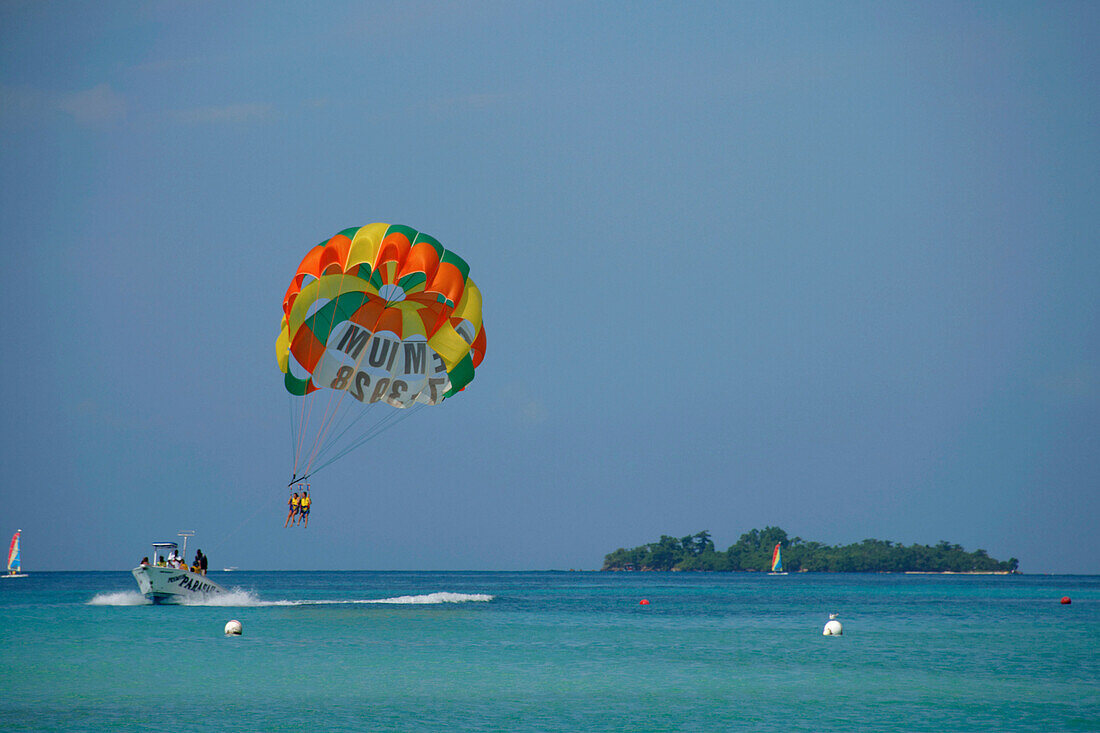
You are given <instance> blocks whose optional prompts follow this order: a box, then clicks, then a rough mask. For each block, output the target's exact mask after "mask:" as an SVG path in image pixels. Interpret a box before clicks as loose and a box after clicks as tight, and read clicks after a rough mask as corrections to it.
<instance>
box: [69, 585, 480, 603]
mask: <svg viewBox="0 0 1100 733" xmlns="http://www.w3.org/2000/svg"><path fill="white" fill-rule="evenodd" d="M493 598H494V596H491V595H488V594H486V593H449V592H440V593H426V594H424V595H417V596H394V597H392V598H364V599H355V600H301V601H290V600H282V601H265V600H261V599H260V598H259V596H257V595H256V594H255V593H253V592H252V591H248V590H244V589H243V588H234V589H233V590H231V591H229V592H228V593H222V594H219V595H216V596H206V597H205V598H184V599H181V601H180V604H179V605H182V606H219V607H226V608H262V607H265V606H339V605H355V604H382V605H397V606H405V605H420V606H431V605H440V604H444V603H487V602H488V601H491V600H493ZM149 604H150V601H148V600H146V598H145V596H143V595H142V594H140V593H138V592H136V591H119V592H115V593H98V594H96V596H95V597H94V598H92V600H90V601H88V605H89V606H146V605H149Z"/></svg>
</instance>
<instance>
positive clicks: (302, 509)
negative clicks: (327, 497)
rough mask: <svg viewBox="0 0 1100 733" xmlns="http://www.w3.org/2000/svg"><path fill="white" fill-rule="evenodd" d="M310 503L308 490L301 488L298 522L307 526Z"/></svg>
mask: <svg viewBox="0 0 1100 733" xmlns="http://www.w3.org/2000/svg"><path fill="white" fill-rule="evenodd" d="M310 503H311V500H310V498H309V492H308V491H306V490H304V489H303V490H302V500H301V502H300V503H299V509H298V524H304V525H305V526H307V527H308V526H309V505H310Z"/></svg>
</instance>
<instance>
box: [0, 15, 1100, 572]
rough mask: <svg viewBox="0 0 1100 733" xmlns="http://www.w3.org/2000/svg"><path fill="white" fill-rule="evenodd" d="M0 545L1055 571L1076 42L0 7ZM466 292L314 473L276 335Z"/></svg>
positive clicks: (870, 25) (669, 21) (1080, 269)
mask: <svg viewBox="0 0 1100 733" xmlns="http://www.w3.org/2000/svg"><path fill="white" fill-rule="evenodd" d="M0 33H2V34H3V43H2V44H0V136H2V137H0V139H2V141H3V144H2V145H0V176H2V183H3V186H2V189H0V190H2V194H0V195H2V196H3V205H2V206H0V241H2V242H3V247H4V254H5V261H6V263H7V268H8V276H7V287H6V288H4V289H3V290H2V291H0V292H2V295H0V298H2V300H0V304H2V306H3V308H4V312H5V314H6V317H5V318H4V319H3V320H2V321H0V344H2V346H0V348H2V352H0V353H2V354H3V360H4V363H5V365H6V372H7V374H6V379H4V380H3V382H2V383H0V395H2V397H3V404H4V405H5V408H6V409H5V410H4V411H3V416H2V418H0V421H2V422H0V426H2V429H3V440H2V443H0V446H2V447H0V450H2V454H0V457H2V460H3V465H4V468H5V473H6V477H5V480H4V481H3V483H2V485H0V506H2V507H3V508H2V510H0V517H2V519H3V521H2V524H0V531H3V532H5V533H8V532H12V531H14V530H15V529H17V528H22V529H23V530H24V535H25V539H24V561H25V565H26V567H27V568H28V569H32V570H39V569H123V568H129V567H132V566H133V564H134V563H135V562H136V561H137V560H138V559H140V557H141V555H143V554H146V553H147V549H146V547H147V545H148V544H149V543H150V542H152V541H155V540H161V539H164V538H169V537H173V536H174V534H175V532H176V531H177V530H180V529H194V530H196V531H197V532H198V533H199V537H198V542H199V546H200V547H202V548H203V549H204V550H205V551H206V553H207V554H208V555H209V556H210V557H211V560H212V562H213V564H214V565H215V566H217V567H221V566H223V565H235V566H239V567H242V568H244V567H248V568H257V569H282V568H285V569H299V568H301V569H308V568H330V567H331V568H348V569H380V570H384V569H552V568H558V569H567V568H586V569H587V568H597V567H599V565H600V563H601V561H602V558H603V555H604V554H605V553H606V552H609V551H611V550H614V549H615V548H617V547H621V546H634V545H638V544H642V543H644V542H648V541H651V540H655V539H656V538H657V537H658V536H659V535H661V534H673V535H677V536H681V535H686V534H690V533H694V532H697V531H699V530H702V529H707V530H710V531H711V533H712V534H713V536H714V538H715V540H716V542H717V544H718V545H719V547H721V548H724V547H726V546H728V545H729V544H732V543H733V542H734V541H736V540H737V538H738V536H739V535H740V534H741V533H742V532H744V531H747V530H748V529H751V528H753V527H763V526H765V525H778V526H781V527H783V528H784V529H786V530H787V531H788V532H789V533H790V534H792V535H797V536H801V537H803V538H806V539H814V540H819V541H823V542H829V543H847V542H854V541H859V540H862V539H864V538H867V537H876V538H881V539H890V540H894V541H899V542H904V543H906V544H909V543H914V542H919V543H930V544H933V543H935V542H937V541H939V540H941V539H946V540H949V541H951V542H956V543H959V544H962V545H964V546H965V547H966V548H967V549H975V548H979V547H980V548H984V549H986V550H988V551H989V552H990V554H992V555H993V556H995V557H998V558H1001V559H1007V558H1008V557H1010V556H1014V557H1018V558H1019V559H1020V565H1021V569H1023V570H1024V571H1025V572H1091V573H1096V572H1100V533H1098V532H1097V531H1096V530H1097V517H1100V490H1098V489H1100V461H1097V459H1096V456H1097V455H1100V446H1098V445H1097V443H1098V437H1100V349H1098V347H1100V334H1098V325H1097V324H1098V323H1100V317H1098V316H1100V314H1098V307H1097V306H1098V297H1097V296H1098V290H1100V289H1098V286H1097V283H1100V247H1097V241H1096V232H1097V231H1098V226H1097V225H1098V223H1100V221H1098V219H1100V206H1098V205H1097V204H1098V198H1100V197H1098V194H1100V191H1098V181H1100V177H1098V176H1097V171H1098V170H1100V136H1098V133H1097V130H1098V129H1100V103H1098V96H1097V91H1096V90H1097V89H1100V84H1098V78H1097V75H1098V71H1097V70H1098V69H1100V50H1098V48H1097V44H1096V43H1095V39H1096V38H1097V36H1098V35H1100V10H1098V8H1097V6H1096V5H1095V4H1090V3H1058V4H1040V3H1006V2H995V3H966V4H960V3H942V4H941V3H920V4H911V3H881V2H870V3H762V2H761V3H737V2H734V3H726V2H714V3H686V4H685V3H588V2H577V3H559V2H556V3H513V2H490V3H483V2H463V3H449V2H392V3H375V2H364V3H360V2H346V3H344V2H321V3H310V4H302V3H289V2H284V3H213V2H147V3H140V4H135V3H92V2H87V3H60V2H5V3H3V4H0ZM374 221H383V222H391V223H403V224H408V225H410V226H413V227H415V228H418V229H420V230H422V231H425V232H428V233H430V234H432V235H434V236H435V237H437V238H438V239H440V240H441V241H442V242H443V243H444V244H445V245H446V246H448V247H449V248H452V249H454V250H455V251H457V252H459V253H460V254H461V255H462V256H463V257H465V258H466V259H467V261H469V263H470V264H471V277H472V278H473V279H474V280H475V281H476V282H477V283H478V285H479V287H480V288H481V290H482V292H483V294H484V298H485V301H484V312H485V323H486V333H487V337H488V349H487V356H486V359H485V362H484V363H483V365H482V366H481V368H480V369H479V371H478V374H477V378H476V379H475V381H474V382H473V383H472V384H471V385H470V387H468V388H467V390H466V391H465V392H464V393H463V394H461V395H459V396H458V397H457V398H455V399H452V400H448V401H447V403H445V404H444V405H442V406H441V407H440V408H438V409H426V410H422V411H420V412H419V413H418V414H416V415H414V416H412V417H411V418H410V419H408V420H406V421H404V422H402V423H401V424H400V425H399V426H397V427H395V428H393V429H392V430H389V431H388V432H386V433H384V434H383V435H382V436H380V437H379V438H377V439H375V440H373V441H371V442H370V443H368V444H367V445H366V446H365V447H364V448H362V449H361V450H360V451H359V452H357V453H356V454H354V455H352V456H349V457H347V458H345V459H343V460H342V461H340V462H338V463H336V464H333V465H332V466H331V467H329V468H328V469H326V470H325V471H323V472H321V473H319V474H318V475H317V476H316V477H315V480H314V482H313V486H314V492H313V493H314V512H313V515H312V517H313V518H312V520H311V526H310V528H309V529H308V530H289V529H283V527H282V523H283V518H284V516H285V501H286V496H287V492H286V489H285V485H286V482H287V480H288V477H289V474H290V470H291V462H292V458H293V452H292V447H291V441H290V417H289V410H288V399H289V398H288V397H287V395H286V393H285V392H284V391H283V387H282V378H281V377H282V375H281V373H280V372H279V370H278V368H277V367H276V365H275V360H274V341H275V338H276V336H277V335H278V328H279V318H280V316H281V303H282V296H283V293H284V291H285V289H286V287H287V284H288V283H289V279H290V277H291V275H292V274H293V271H294V268H295V267H296V265H297V263H298V261H299V260H300V259H301V257H302V256H303V255H304V253H305V252H306V250H307V249H308V248H309V247H310V246H312V245H314V244H316V243H317V242H319V241H321V240H322V239H324V238H327V237H328V236H330V235H332V234H334V233H336V232H337V231H340V230H342V229H344V228H347V227H351V226H360V225H363V224H367V223H370V222H374Z"/></svg>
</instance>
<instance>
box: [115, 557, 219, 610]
mask: <svg viewBox="0 0 1100 733" xmlns="http://www.w3.org/2000/svg"><path fill="white" fill-rule="evenodd" d="M131 572H133V574H134V580H136V581H137V584H138V590H140V591H141V593H142V595H144V596H145V597H146V598H148V599H149V600H151V601H152V602H153V603H181V602H183V601H186V600H198V601H201V600H203V599H205V598H208V597H210V596H216V595H220V594H222V593H225V592H226V590H225V588H222V587H221V586H220V585H218V584H217V583H215V582H214V581H212V580H210V579H209V578H207V577H206V576H205V575H199V574H197V573H192V572H191V571H190V570H182V569H179V568H165V567H156V566H150V565H141V566H139V567H136V568H134V569H133V570H132V571H131Z"/></svg>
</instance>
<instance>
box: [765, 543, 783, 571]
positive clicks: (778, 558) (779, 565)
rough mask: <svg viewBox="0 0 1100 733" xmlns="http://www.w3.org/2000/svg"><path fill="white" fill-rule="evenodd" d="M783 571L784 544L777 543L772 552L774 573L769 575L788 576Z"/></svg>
mask: <svg viewBox="0 0 1100 733" xmlns="http://www.w3.org/2000/svg"><path fill="white" fill-rule="evenodd" d="M786 574H787V573H785V572H784V571H783V543H782V542H776V543H775V549H774V550H772V571H771V572H770V573H768V575H786Z"/></svg>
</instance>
